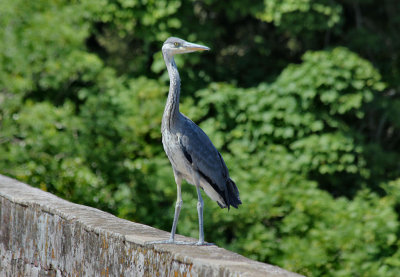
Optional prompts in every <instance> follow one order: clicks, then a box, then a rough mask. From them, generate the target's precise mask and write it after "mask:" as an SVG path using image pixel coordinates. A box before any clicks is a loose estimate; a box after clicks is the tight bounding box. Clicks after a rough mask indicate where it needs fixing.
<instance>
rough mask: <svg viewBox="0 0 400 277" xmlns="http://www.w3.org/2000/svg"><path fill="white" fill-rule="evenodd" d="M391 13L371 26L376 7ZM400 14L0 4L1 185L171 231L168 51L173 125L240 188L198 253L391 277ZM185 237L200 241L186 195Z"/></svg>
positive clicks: (233, 6) (276, 4) (368, 6)
mask: <svg viewBox="0 0 400 277" xmlns="http://www.w3.org/2000/svg"><path fill="white" fill-rule="evenodd" d="M378 6H379V7H383V6H384V7H385V8H384V9H383V8H377V7H378ZM399 9H400V7H399V6H398V4H396V3H394V2H393V3H392V2H390V1H385V2H384V4H381V3H380V2H378V1H374V0H365V1H356V2H354V1H347V0H346V1H345V0H343V1H325V0H319V1H308V0H307V1H289V0H285V1H275V0H264V1H256V2H254V3H253V2H252V3H245V2H243V1H231V2H230V4H229V8H227V6H226V3H225V2H223V1H222V2H221V1H214V0H207V1H183V0H176V1H137V0H115V1H114V0H113V1H112V0H101V1H98V0H84V1H72V2H71V1H63V0H61V1H47V0H38V1H33V2H32V1H31V2H26V3H25V2H23V1H20V0H17V1H11V0H5V1H2V2H0V14H1V16H0V41H1V43H0V172H1V173H2V174H6V175H9V176H13V177H15V178H17V179H19V180H22V181H24V182H27V183H29V184H32V185H34V186H37V187H40V188H41V189H44V190H47V191H50V192H52V193H55V194H57V195H59V196H61V197H64V198H66V199H69V200H71V201H74V202H77V203H82V204H85V205H91V206H94V207H97V208H100V209H103V210H106V211H109V212H112V213H114V214H116V215H118V216H120V217H124V218H127V219H130V220H134V221H137V222H141V223H145V224H150V225H153V226H155V227H158V228H162V229H165V230H169V229H170V227H171V226H170V225H171V221H172V217H173V208H174V205H173V203H174V201H175V198H176V188H175V184H174V179H173V174H172V170H171V166H170V164H169V162H168V160H167V158H166V156H165V154H164V151H163V149H162V145H161V133H160V124H161V117H162V112H163V109H164V104H165V100H166V96H167V91H168V87H167V82H166V81H167V77H168V76H167V75H166V71H165V66H164V62H163V60H162V56H161V53H160V48H161V45H162V42H163V41H164V40H165V39H166V38H167V37H168V36H171V35H174V36H179V37H182V38H185V39H187V40H190V41H194V42H199V43H204V44H205V45H208V46H210V47H211V48H212V51H211V52H210V53H207V54H202V55H200V54H191V55H182V56H179V57H177V58H176V60H177V64H178V67H179V68H180V72H181V77H182V81H183V83H182V105H181V111H182V112H183V113H185V114H187V115H188V116H189V117H190V118H193V119H194V121H195V122H197V123H199V125H200V126H201V127H202V129H204V130H205V132H206V133H207V134H208V135H209V136H210V138H211V139H212V141H213V142H214V144H215V145H216V147H217V148H218V149H219V150H221V152H222V155H223V156H224V159H225V161H226V163H227V165H228V168H229V169H230V173H231V176H232V178H233V179H234V180H235V182H236V183H237V184H238V187H239V190H240V193H241V199H242V201H243V205H242V206H240V208H239V209H237V210H236V209H231V210H230V211H229V213H228V212H227V211H225V210H220V209H219V207H218V206H217V205H216V204H215V203H213V202H212V201H211V200H210V199H208V198H207V199H205V202H206V209H205V211H204V212H205V227H206V236H207V237H206V239H207V240H209V241H213V242H216V243H217V244H218V245H221V246H224V247H226V248H229V249H231V250H233V251H237V252H239V253H241V254H243V255H246V256H248V257H251V258H254V259H257V260H260V261H264V262H269V263H273V264H277V265H279V266H283V267H285V268H287V269H289V270H293V271H296V272H299V273H302V274H305V275H307V276H399V275H400V262H399V261H400V244H399V241H400V240H399V236H400V225H399V224H400V221H399V211H400V194H399V189H400V182H399V180H400V168H399V164H398V161H399V160H400V152H399V149H400V123H399V121H398V118H399V116H400V113H399V111H400V100H399V92H398V90H399V84H400V79H399V78H398V76H399V75H398V73H399V71H398V68H400V67H399V66H400V59H399V55H398V49H399V46H400V39H399V37H398V35H397V33H398V29H399V28H400V17H399V14H400V10H399ZM183 200H184V206H183V210H182V213H181V218H180V224H179V226H178V231H179V233H182V234H185V235H191V236H197V235H198V234H197V230H198V228H197V212H196V209H195V206H196V198H195V192H194V189H193V187H191V186H188V185H186V184H185V185H184V186H183Z"/></svg>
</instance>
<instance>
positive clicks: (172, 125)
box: [154, 37, 242, 245]
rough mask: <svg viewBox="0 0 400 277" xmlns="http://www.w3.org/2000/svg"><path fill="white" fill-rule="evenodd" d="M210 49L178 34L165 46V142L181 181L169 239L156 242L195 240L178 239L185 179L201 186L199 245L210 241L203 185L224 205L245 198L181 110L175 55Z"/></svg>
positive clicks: (222, 163)
mask: <svg viewBox="0 0 400 277" xmlns="http://www.w3.org/2000/svg"><path fill="white" fill-rule="evenodd" d="M204 50H210V48H208V47H206V46H202V45H199V44H194V43H189V42H187V41H185V40H183V39H179V38H176V37H170V38H168V39H167V40H166V41H165V42H164V44H163V46H162V54H163V57H164V61H165V64H166V66H167V70H168V75H169V78H170V87H169V93H168V98H167V103H166V106H165V110H164V114H163V117H162V124H161V132H162V143H163V146H164V150H165V153H166V154H167V156H168V158H169V160H170V162H171V165H172V169H173V172H174V177H175V182H176V185H177V201H176V205H175V214H174V221H173V224H172V230H171V236H170V238H169V240H165V241H158V242H154V243H174V244H191V243H188V242H183V241H175V232H176V226H177V224H178V218H179V213H180V210H181V207H182V196H181V184H182V179H185V180H186V181H187V182H188V183H190V184H192V185H194V186H195V187H196V190H197V198H198V202H197V212H198V217H199V240H198V242H197V243H196V245H206V244H207V243H205V242H204V228H203V205H204V204H203V199H202V196H201V191H200V189H203V190H204V192H205V193H206V194H207V195H208V196H209V197H210V198H211V199H212V200H214V201H216V202H217V203H218V205H219V206H220V207H221V208H228V209H229V207H230V206H233V207H235V208H237V207H238V205H239V204H241V203H242V202H241V201H240V198H239V191H238V189H237V187H236V185H235V183H234V182H233V181H232V179H231V178H230V177H229V172H228V168H227V167H226V165H225V162H224V160H223V159H222V156H221V154H220V153H219V152H218V150H217V149H216V148H215V147H214V145H213V144H212V142H211V140H210V139H209V138H208V136H207V135H206V134H205V133H204V132H203V130H202V129H200V127H198V126H197V125H196V124H195V123H194V122H193V121H191V120H190V119H189V118H188V117H186V116H185V115H183V114H182V113H180V112H179V96H180V77H179V72H178V69H177V66H176V64H175V60H174V55H175V54H183V53H190V52H195V51H204Z"/></svg>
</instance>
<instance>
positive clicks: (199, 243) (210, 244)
mask: <svg viewBox="0 0 400 277" xmlns="http://www.w3.org/2000/svg"><path fill="white" fill-rule="evenodd" d="M194 245H198V246H213V245H215V243H211V242H205V241H198V242H196V243H195V244H194Z"/></svg>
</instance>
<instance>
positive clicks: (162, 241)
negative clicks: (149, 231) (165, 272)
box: [145, 239, 215, 246]
mask: <svg viewBox="0 0 400 277" xmlns="http://www.w3.org/2000/svg"><path fill="white" fill-rule="evenodd" d="M145 244H147V245H151V244H176V245H197V246H210V245H215V244H214V243H208V242H204V241H203V242H201V241H177V240H173V239H167V240H156V241H149V242H146V243H145Z"/></svg>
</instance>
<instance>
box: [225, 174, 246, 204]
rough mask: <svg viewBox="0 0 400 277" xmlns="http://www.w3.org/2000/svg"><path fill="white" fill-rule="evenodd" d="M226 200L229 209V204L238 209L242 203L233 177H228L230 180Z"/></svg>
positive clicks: (227, 183)
mask: <svg viewBox="0 0 400 277" xmlns="http://www.w3.org/2000/svg"><path fill="white" fill-rule="evenodd" d="M225 201H226V205H227V207H228V210H229V206H233V207H235V208H236V209H237V208H238V205H240V204H242V201H240V198H239V190H238V188H237V186H236V184H235V182H233V181H232V179H231V178H228V181H227V182H226V191H225Z"/></svg>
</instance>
